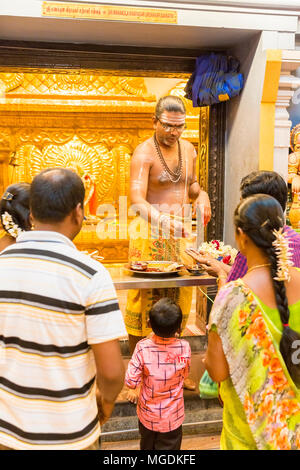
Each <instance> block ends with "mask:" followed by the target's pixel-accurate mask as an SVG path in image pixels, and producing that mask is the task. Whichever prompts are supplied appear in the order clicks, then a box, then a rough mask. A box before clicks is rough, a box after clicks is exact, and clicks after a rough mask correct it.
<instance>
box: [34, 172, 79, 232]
mask: <svg viewBox="0 0 300 470" xmlns="http://www.w3.org/2000/svg"><path fill="white" fill-rule="evenodd" d="M84 194H85V190H84V185H83V183H82V181H81V178H80V177H79V176H78V175H77V174H76V173H75V172H74V171H72V170H68V169H67V168H48V169H47V170H43V171H42V172H41V173H39V174H38V175H37V176H36V177H35V178H34V179H33V181H32V183H31V188H30V207H31V212H32V215H33V217H34V218H35V219H36V220H38V221H40V222H45V223H51V222H52V223H53V222H54V223H56V222H61V221H62V220H64V218H65V217H66V216H67V215H69V214H70V212H71V211H72V210H73V209H74V208H75V207H76V206H77V204H78V203H80V204H82V207H83V202H84Z"/></svg>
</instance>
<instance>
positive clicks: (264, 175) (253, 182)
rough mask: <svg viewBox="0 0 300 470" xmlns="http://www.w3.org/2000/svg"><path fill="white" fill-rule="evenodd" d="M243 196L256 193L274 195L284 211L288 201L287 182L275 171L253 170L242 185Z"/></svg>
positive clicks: (243, 180)
mask: <svg viewBox="0 0 300 470" xmlns="http://www.w3.org/2000/svg"><path fill="white" fill-rule="evenodd" d="M240 190H241V195H242V198H243V199H245V198H246V197H248V196H253V195H254V194H268V196H272V197H274V198H275V199H276V200H277V201H278V202H279V204H280V205H281V207H282V210H283V212H284V211H285V208H286V203H287V196H288V191H287V184H286V182H285V181H284V179H283V178H282V177H281V176H280V175H279V174H278V173H276V172H275V171H252V173H250V174H249V175H247V176H245V177H244V178H243V179H242V181H241V185H240Z"/></svg>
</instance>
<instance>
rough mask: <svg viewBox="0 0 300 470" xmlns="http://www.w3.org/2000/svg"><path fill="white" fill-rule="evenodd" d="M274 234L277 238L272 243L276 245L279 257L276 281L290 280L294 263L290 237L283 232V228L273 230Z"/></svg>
mask: <svg viewBox="0 0 300 470" xmlns="http://www.w3.org/2000/svg"><path fill="white" fill-rule="evenodd" d="M273 235H274V236H275V240H274V241H273V243H272V245H273V246H274V247H275V253H276V257H277V272H276V277H274V279H275V280H276V281H289V280H290V273H289V267H290V266H293V265H294V264H293V262H292V251H291V249H290V247H289V241H288V238H287V237H286V235H285V233H284V232H283V228H280V229H279V230H273Z"/></svg>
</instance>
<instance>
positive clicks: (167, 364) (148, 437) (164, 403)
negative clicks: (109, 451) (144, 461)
mask: <svg viewBox="0 0 300 470" xmlns="http://www.w3.org/2000/svg"><path fill="white" fill-rule="evenodd" d="M149 322H150V325H151V328H152V330H153V332H154V334H153V335H152V336H150V337H148V338H145V339H143V340H141V341H139V342H138V343H137V345H136V348H135V350H134V353H133V355H132V358H131V360H130V362H129V364H128V369H127V373H126V378H125V382H126V385H127V386H128V387H129V388H130V389H135V388H136V387H138V385H139V384H140V383H141V382H142V385H141V390H140V394H139V398H138V404H137V415H138V418H139V430H140V434H141V442H140V448H141V450H179V449H180V446H181V440H182V423H183V420H184V401H183V381H184V379H185V378H186V377H187V376H188V373H189V368H190V361H191V349H190V345H189V343H188V342H187V341H185V340H184V339H180V338H176V334H177V333H180V327H181V322H182V312H181V308H180V307H179V306H178V305H177V304H176V303H174V302H173V301H172V300H171V299H169V298H163V299H160V300H159V301H158V302H156V304H154V305H153V307H152V309H151V310H150V312H149Z"/></svg>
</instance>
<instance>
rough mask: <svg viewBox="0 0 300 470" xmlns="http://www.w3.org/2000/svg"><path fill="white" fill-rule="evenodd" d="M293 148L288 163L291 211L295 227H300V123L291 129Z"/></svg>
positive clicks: (290, 216) (291, 218) (291, 220)
mask: <svg viewBox="0 0 300 470" xmlns="http://www.w3.org/2000/svg"><path fill="white" fill-rule="evenodd" d="M291 149H292V151H293V153H290V155H289V163H288V183H290V184H291V186H292V188H291V189H292V198H293V202H292V206H291V209H290V213H289V218H290V222H291V224H292V226H293V228H294V229H300V123H299V124H297V126H295V127H294V128H293V129H292V131H291Z"/></svg>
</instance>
